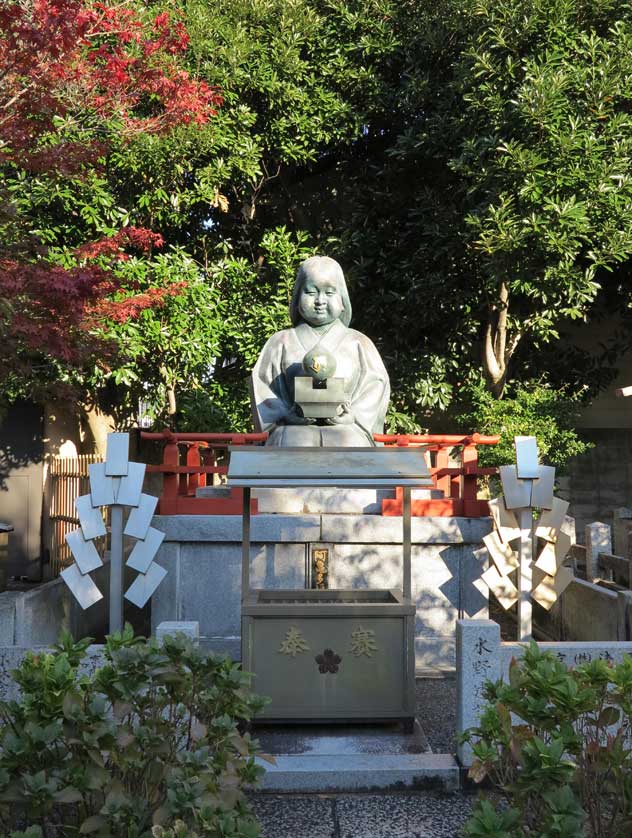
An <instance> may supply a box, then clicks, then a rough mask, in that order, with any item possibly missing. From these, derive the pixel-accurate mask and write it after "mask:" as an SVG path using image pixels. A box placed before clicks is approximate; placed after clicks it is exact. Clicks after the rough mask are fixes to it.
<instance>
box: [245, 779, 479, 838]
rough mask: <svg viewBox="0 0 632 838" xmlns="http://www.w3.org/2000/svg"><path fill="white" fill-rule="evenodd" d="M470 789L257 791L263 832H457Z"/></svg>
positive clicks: (334, 835) (310, 835) (313, 835)
mask: <svg viewBox="0 0 632 838" xmlns="http://www.w3.org/2000/svg"><path fill="white" fill-rule="evenodd" d="M474 801H475V797H473V796H472V795H470V794H435V793H432V792H421V791H420V792H409V793H402V794H337V795H293V794H290V795H265V794H259V795H254V796H253V806H254V811H255V815H256V816H257V819H258V821H259V823H260V824H261V838H457V836H458V835H459V833H460V830H461V827H462V826H463V824H464V823H465V821H466V820H467V818H468V816H469V814H470V812H471V810H472V806H473V805H474Z"/></svg>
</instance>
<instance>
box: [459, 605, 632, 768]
mask: <svg viewBox="0 0 632 838" xmlns="http://www.w3.org/2000/svg"><path fill="white" fill-rule="evenodd" d="M538 645H539V647H540V649H541V650H542V651H550V652H553V653H554V654H555V655H556V657H557V658H558V659H559V660H560V661H561V662H562V663H564V664H565V665H566V666H568V667H569V668H573V667H575V666H579V665H580V664H583V663H588V662H589V661H591V660H597V659H602V660H606V661H608V662H612V663H619V662H620V661H621V660H622V659H623V656H624V655H630V654H632V642H606V641H586V640H584V641H580V642H575V643H572V642H567V643H562V642H556V643H539V644H538ZM456 648H457V656H456V663H457V670H456V671H457V688H456V693H457V696H456V698H457V737H458V735H459V734H461V733H463V732H464V731H466V730H467V729H468V728H470V727H476V726H477V725H478V723H479V720H480V717H481V711H482V708H483V707H484V706H485V703H486V702H485V699H484V697H483V689H484V684H485V681H498V680H499V679H501V678H502V679H503V680H504V681H507V680H508V678H509V666H510V664H511V661H512V659H514V658H520V657H522V655H523V654H524V650H525V648H526V646H525V644H524V643H501V641H500V626H499V625H498V623H495V622H494V621H493V620H459V621H458V623H457V632H456ZM457 755H458V758H459V760H460V762H461V764H462V765H464V766H469V765H471V764H472V760H473V754H472V749H471V747H470V746H469V745H467V744H464V743H460V744H459V745H458V746H457Z"/></svg>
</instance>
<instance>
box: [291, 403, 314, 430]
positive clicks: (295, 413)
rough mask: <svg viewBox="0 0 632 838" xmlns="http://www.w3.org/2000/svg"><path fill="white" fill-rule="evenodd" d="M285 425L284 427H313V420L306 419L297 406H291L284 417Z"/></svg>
mask: <svg viewBox="0 0 632 838" xmlns="http://www.w3.org/2000/svg"><path fill="white" fill-rule="evenodd" d="M285 424H286V425H315V424H316V420H315V419H306V418H305V417H304V416H303V414H302V412H301V409H300V407H298V405H295V404H294V405H292V408H291V410H290V411H289V413H287V415H286V417H285Z"/></svg>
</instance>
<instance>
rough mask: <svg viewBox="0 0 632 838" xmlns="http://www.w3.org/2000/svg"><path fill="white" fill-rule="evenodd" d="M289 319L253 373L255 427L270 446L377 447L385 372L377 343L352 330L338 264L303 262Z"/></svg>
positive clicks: (384, 398) (321, 258) (322, 258)
mask: <svg viewBox="0 0 632 838" xmlns="http://www.w3.org/2000/svg"><path fill="white" fill-rule="evenodd" d="M290 319H291V321H292V328H291V329H284V330H283V331H282V332H277V333H276V334H274V335H272V337H271V338H270V340H268V342H267V343H266V345H265V346H264V347H263V351H262V352H261V355H260V356H259V359H258V361H257V363H256V364H255V368H254V370H253V372H252V394H251V395H252V405H253V413H254V423H255V427H256V429H257V430H259V431H268V433H269V434H270V436H269V438H268V442H267V444H268V445H282V446H327V447H331V446H371V445H374V444H375V443H374V442H373V434H374V433H383V432H384V417H385V415H386V409H387V407H388V401H389V396H390V385H389V380H388V373H387V372H386V369H385V367H384V364H383V363H382V359H381V358H380V356H379V354H378V351H377V349H376V348H375V346H374V345H373V343H372V341H371V340H369V338H367V337H366V336H365V335H363V334H362V333H361V332H356V331H355V329H349V328H348V326H349V322H350V320H351V303H350V301H349V293H348V291H347V285H346V282H345V278H344V274H343V272H342V268H341V267H340V265H339V264H338V263H337V262H336V261H335V260H334V259H330V258H329V257H327V256H312V257H311V258H310V259H306V260H305V261H304V262H303V263H302V264H301V266H300V268H299V269H298V273H297V275H296V281H295V283H294V290H293V292H292V300H291V302H290ZM312 387H313V393H310V390H311V388H312ZM327 388H328V389H327Z"/></svg>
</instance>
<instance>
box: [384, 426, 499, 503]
mask: <svg viewBox="0 0 632 838" xmlns="http://www.w3.org/2000/svg"><path fill="white" fill-rule="evenodd" d="M374 439H375V441H376V442H381V443H383V444H384V445H400V446H408V445H414V446H418V445H424V446H425V447H426V449H427V451H428V452H429V454H430V463H429V470H430V474H431V475H432V477H433V479H434V481H435V487H436V488H437V489H438V490H440V491H442V492H443V497H442V498H428V499H417V498H413V501H412V514H413V515H416V516H430V515H437V516H442V517H446V516H449V517H452V516H463V517H466V518H480V517H482V516H484V515H489V506H488V505H487V501H485V500H479V499H478V497H477V494H478V478H479V477H482V476H484V475H489V474H496V472H497V469H496V468H479V466H478V449H477V445H497V444H498V442H499V440H500V437H499V436H482V435H481V434H471V435H469V436H460V435H457V434H415V435H413V434H406V435H405V434H400V435H397V436H395V435H390V434H374ZM454 448H460V449H461V453H460V457H459V459H460V460H461V463H460V465H457V466H450V465H449V462H450V451H451V450H453V449H454ZM402 505H403V492H402V490H401V489H397V490H396V493H395V497H394V498H386V499H384V500H383V501H382V515H401V514H402Z"/></svg>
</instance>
